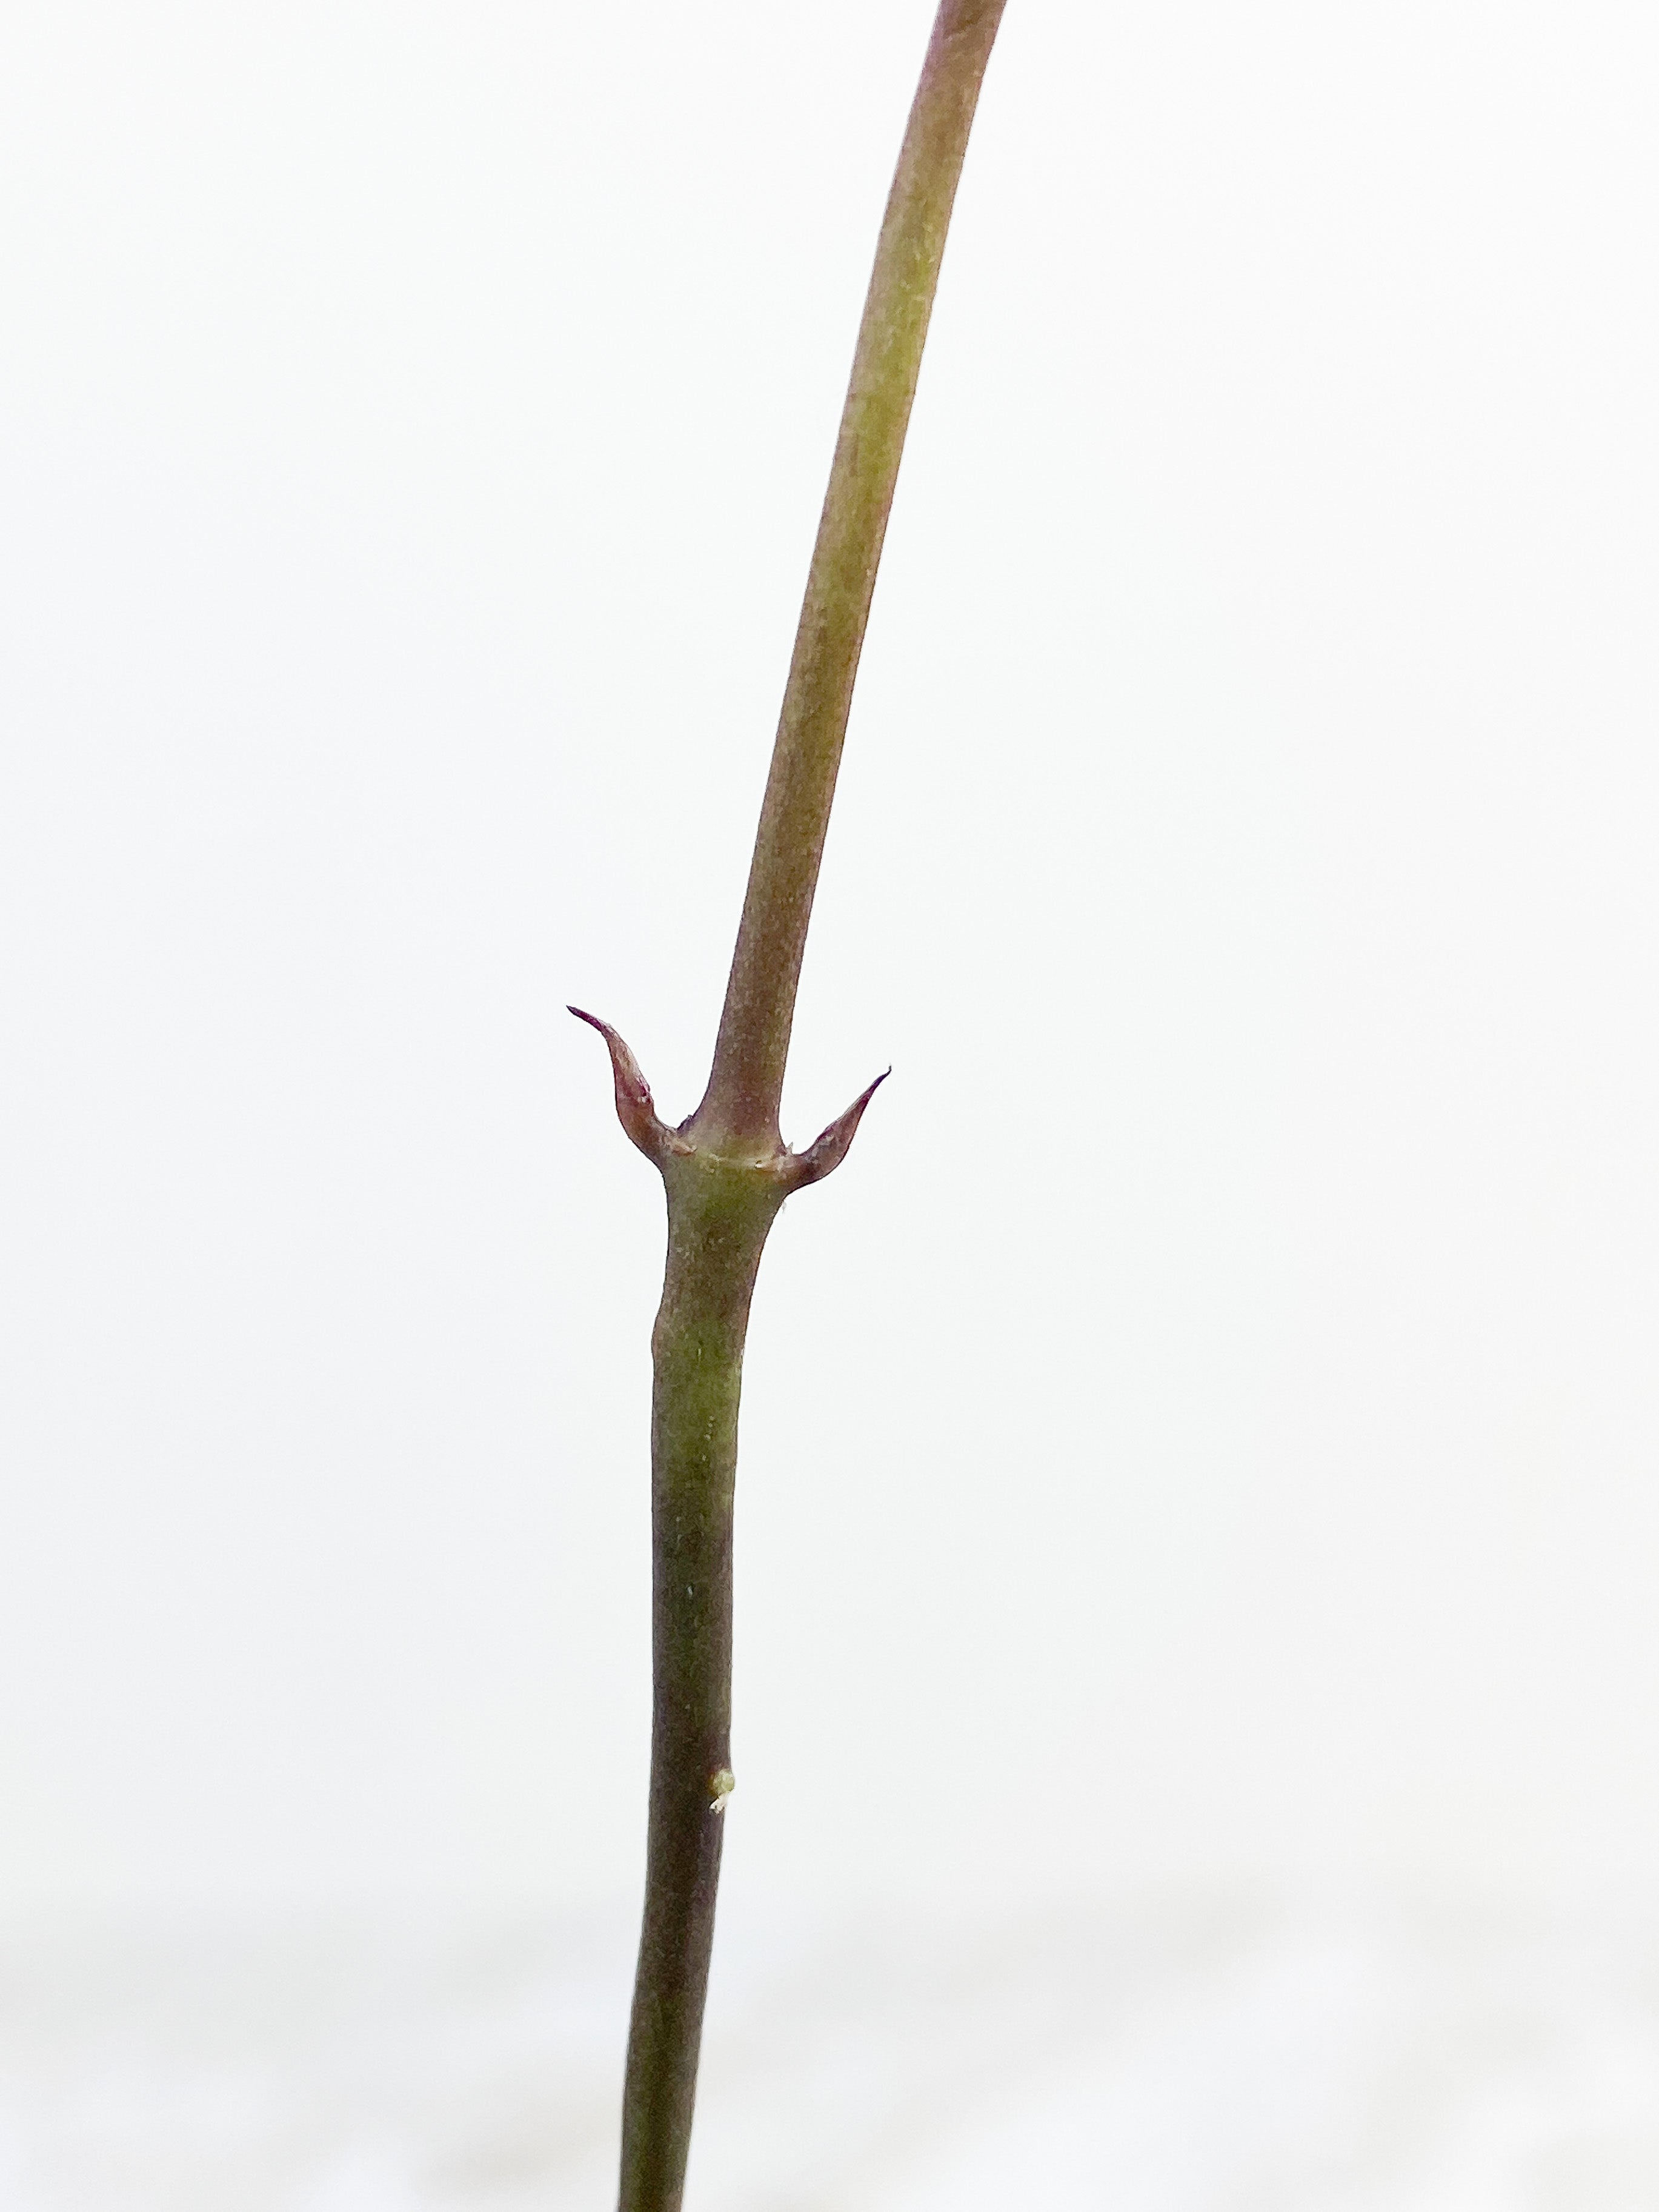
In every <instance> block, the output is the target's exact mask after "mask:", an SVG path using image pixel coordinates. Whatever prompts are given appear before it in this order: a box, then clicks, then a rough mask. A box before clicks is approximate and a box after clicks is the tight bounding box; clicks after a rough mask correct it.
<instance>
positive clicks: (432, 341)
mask: <svg viewBox="0 0 1659 2212" xmlns="http://www.w3.org/2000/svg"><path fill="white" fill-rule="evenodd" d="M929 12H930V10H929V7H928V4H927V0H847V4H844V5H842V6H839V7H837V8H836V9H829V10H826V9H821V8H809V7H806V6H804V5H795V4H793V0H720V4H719V5H713V6H704V7H701V8H687V7H685V6H684V5H673V6H669V5H666V4H659V0H648V4H644V5H641V6H635V7H629V8H627V9H619V8H612V9H593V8H580V9H579V8H575V7H573V6H570V5H568V4H558V3H557V0H555V4H538V5H535V6H531V5H527V4H521V0H467V4H465V5H461V4H424V0H404V4H398V5H392V4H389V3H387V4H378V5H376V4H366V3H365V0H329V4H327V5H323V4H319V3H317V0H302V4H298V5H295V4H289V5H284V6H283V7H281V8H277V7H274V6H266V5H259V4H249V5H225V4H217V5H215V4H205V0H195V4H191V0H155V4H154V5H150V6H147V7H145V8H143V9H130V8H124V7H118V6H114V5H111V4H103V5H97V4H86V0H51V4H49V5H48V4H45V3H44V0H41V3H40V4H30V0H12V4H11V5H10V7H9V9H8V10H7V11H6V15H5V21H4V25H3V29H0V48H3V51H0V108H3V117H0V166H3V172H4V185H3V202H4V215H3V226H4V228H3V265H0V296H3V299H4V301H5V307H4V318H3V319H4V337H3V378H4V398H3V421H0V469H3V515H0V540H3V561H4V568H5V574H4V580H3V593H0V628H3V633H4V639H3V671H0V683H3V690H4V724H5V728H6V732H7V734H6V738H5V765H4V771H3V774H4V794H3V816H0V840H3V876H0V899H3V904H4V943H3V954H0V957H3V963H4V968H3V1013H0V1023H3V1036H4V1047H3V1054H4V1058H3V1085H4V1137H3V1146H0V1178H3V1247H0V1249H3V1260H0V1267H3V1274H4V1316H3V1331H4V1340H5V1344H6V1347H7V1350H6V1358H5V1367H6V1371H7V1382H6V1385H5V1390H4V1398H3V1412H0V1419H3V1430H4V1433H3V1439H0V1455H3V1470H4V1472H3V1482H4V1498H5V1506H4V1512H5V1524H6V1535H5V1541H4V1543H3V1546H0V1647H3V1661H0V1774H3V1800H4V1805H5V1816H4V1819H3V1821H0V1883H3V1887H0V1900H3V1905H4V1908H5V1911H6V1912H7V1914H8V1915H9V1916H11V1917H18V1916H25V1917H28V1916H33V1915H35V1914H38V1913H40V1912H51V1913H54V1914H56V1913H61V1912H64V1911H68V1912H70V1913H74V1914H84V1913H88V1912H97V1913H106V1912H111V1911H116V1912H129V1911H155V1910H160V1909H164V1908H167V1909H170V1908H174V1907H181V1906H186V1905H189V1906H197V1905H212V1906H216V1907H227V1908H231V1907H241V1906H268V1905H281V1906H304V1907H312V1906H318V1905H324V1906H330V1905H356V1904H361V1903H364V1902H367V1901H374V1900H380V1901H384V1900H387V1899H391V1900H394V1901H398V1902H402V1903H406V1904H409V1905H424V1904H426V1903H429V1902H441V1903H442V1904H444V1905H446V1907H447V1906H450V1905H463V1906H465V1907H467V1908H468V1909H473V1908H477V1907H483V1908H487V1909H489V1910H495V1909H498V1908H499V1909H501V1910H507V1909H513V1910H519V1909H532V1910H537V1911H541V1910H544V1909H552V1908H556V1907H558V1906H560V1905H565V1904H567V1903H569V1902H570V1901H572V1900H578V1899H584V1898H589V1897H597V1896H600V1895H604V1896H611V1895H613V1894H614V1895H617V1896H626V1895H629V1894H630V1893H632V1891H633V1889H634V1887H635V1884H636V1882H637V1879H638V1870H639V1866H640V1859H641V1823H642V1809H643V1784H644V1761H645V1752H646V1723H647V1659H646V1643H647V1497H646V1443H645V1433H646V1410H647V1384H648V1370H647V1331H648V1328H649V1323H650V1318H651V1314H652V1311H653V1305H654V1301H655V1296H656V1290H657V1279H658V1271H659V1262H660V1237H661V1225H660V1212H661V1202H660V1197H659V1192H658V1189H657V1188H656V1186H655V1183H654V1179H653V1176H652V1175H651V1173H650V1170H648V1169H647V1167H646V1165H645V1164H644V1163H643V1162H642V1161H641V1160H640V1159H639V1158H637V1156H636V1155H635V1154H634V1153H633V1152H632V1151H631V1150H630V1149H629V1146H627V1144H626V1143H625V1141H624V1140H623V1137H622V1135H621V1133H620V1132H619V1131H618V1130H617V1127H615V1124H614V1121H613V1120H612V1118H611V1107H610V1103H609V1083H608V1079H607V1076H606V1072H605V1066H604V1063H603V1055H602V1054H601V1052H600V1049H599V1045H598V1043H597V1042H596V1040H595V1039H594V1038H593V1037H592V1036H591V1034H589V1033H587V1032H586V1031H584V1030H580V1029H579V1028H578V1027H577V1025H576V1024H574V1023H572V1022H571V1021H570V1020H569V1019H568V1017H567V1016H566V1015H565V1013H564V1012H563V1011H562V1008H563V1004H564V1002H565V1001H566V1000H572V999H574V1000H576V1001H577V1002H578V1003H580V1004H582V1005H586V1006H592V1007H594V1008H595V1009H597V1010H598V1011H599V1012H602V1013H604V1014H605V1015H606V1016H607V1017H608V1018H611V1020H613V1021H615V1022H616V1023H617V1024H618V1025H619V1026H620V1028H621V1029H622V1030H623V1033H624V1034H625V1035H626V1036H628V1038H629V1041H630V1042H631V1043H632V1044H633V1045H634V1047H635V1050H636V1051H637V1052H638V1054H639V1055H640V1057H641V1060H642V1062H643V1063H644V1066H645V1067H646V1069H647V1073H648V1074H649V1075H650V1077H651V1079H652V1080H653V1084H654V1085H655V1088H656V1092H657V1097H658V1100H659V1104H660V1105H661V1106H662V1107H663V1108H664V1109H665V1111H666V1112H667V1113H668V1114H670V1115H671V1116H674V1117H678V1115H681V1114H683V1113H684V1112H686V1111H687V1110H689V1109H690V1107H691V1105H692V1104H693V1103H695V1101H696V1097H697V1095H698V1093H699V1091H700V1090H701V1087H702V1080H703V1077H704V1075H705V1073H706V1067H707V1054H708V1049H709V1047H710V1044H711V1042H712V1038H713V1031H714V1018H715V1015H716V1013H717V1011H718V1006H719V1001H720V990H721V987H722V982H723V978H724V969H725V963H726V957H727V954H728V951H729V946H730V939H731V936H732V929H733V927H734V924H735V920H736V915H737V908H738V899H739V896H740V892H741V888H742V880H743V872H744V867H745V866H746V862H747V854H748V848H749V842H750V836H751V835H752V829H753V820H754V813H755V810H756V807H757V802H758V798H759V793H760V787H761V783H762V779H763V773H764V767H765V761H766V757H767V752H768V749H769V744H770V740H771V732H772V726H773V720H774V716H775V708H776V702H777V698H778V696H779V693H780V690H781V683H782V678H783V672H784V668H785V665H786V662H787V654H788V650H789V645H790V641H791V636H792V632H793V621H794V612H795V607H796V604H797V601H798V597H799V588H800V585H801V581H802V579H803V575H804V572H805V561H806V556H807V552H808V549H809V546H810V543H811V532H812V529H813V526H814V524H815V522H816V519H817V505H818V501H819V499H820V497H821V495H822V488H823V474H824V471H825V468H826V465H827V462H828V457H829V447H830V443H831V440H832V436H833V433H834V428H835V422H836V413H837V410H838V408H839V404H840V398H841V392H842V384H843V381H844V377H845V374H846V368H847V363H848V358H849V356H850V350H851V345H852V338H853V332H854V324H855V320H856V317H857V313H858V308H859V305H860V299H861V296H862V291H863V286H864V283H865V278H866V270H867V265H868V260H869V255H870V252H871V249H872V243H873V239H874V234H875V228H876V224H877V222H878V217H879V214H880V210H881V204H882V201H883V198H884V193H885V190H886V185H887V180H888V177H889V174H890V167H891V163H892V160H893V156H894V154H895V151H896V146H897V141H898V136H899V132H900V131H901V128H902V120H903V115H904V111H905V107H906V105H907V102H908V97H909V93H910V88H911V85H912V82H913V81H914V75H915V67H916V64H917V62H918V60H919V58H920V53H921V46H922V44H923V42H924V40H925V36H926V29H927V18H928V15H929ZM1656 72H1659V30H1656V26H1655V21H1654V18H1653V16H1652V14H1651V12H1650V10H1649V9H1644V8H1641V7H1638V6H1636V5H1634V4H1627V3H1626V4H1615V0H1575V4H1573V5H1572V6H1571V7H1569V6H1567V5H1565V0H1519V4H1517V0H1504V4H1503V5H1501V6H1500V5H1498V4H1497V0H1434V4H1432V5H1430V4H1426V0H1414V4H1413V0H1407V4H1405V5H1401V4H1398V0H1395V4H1390V5H1389V6H1386V7H1384V6H1382V5H1373V4H1355V5H1350V6H1344V7H1341V8H1330V7H1326V6H1316V5H1314V4H1311V0H1261V4H1260V5H1257V6H1254V7H1251V8H1249V9H1243V8H1239V7H1235V6H1223V5H1219V4H1216V0H1207V4H1206V0H1177V4H1174V5H1168V6H1159V7H1157V8H1148V7H1116V8H1100V7H1096V6H1092V5H1083V4H1080V0H1012V5H1011V7H1010V9H1009V12H1008V16H1007V19H1006V27H1005V30H1004V33H1003V36H1002V40H1001V41H1000V48H999V51H998V52H997V54H996V56H995V58H994V62H993V65H992V70H991V73H990V77H989V80H988V82H987V90H986V94H985V98H984V102H983V106H982V108H981V118H980V121H979V125H978V128H977V133H976V137H975V143H974V144H973V147H972V149H970V154H969V162H968V168H967V173H966V178H965V180H964V183H963V190H962V193H961V197H960V199H959V202H958V206H957V222H956V229H955V233H954V235H953V239H952V242H951V249H950V252H949V255H948V258H947V261H946V265H945V277H944V283H943V286H942V289H941V293H940V297H939V308H938V312H937V315H936V318H935V321H934V325H933V337H932V341H931V346H930V351H929V356H928V360H927V365H926V368H925V369H924V374H923V380H922V386H921V394H920V398H919V401H918V404H917V408H916V413H915V423H914V428H913V431H912V438H911V445H910V450H909V453H908V459H907V460H906V463H905V468H904V473H903V477H902V482H901V485H900V490H899V495H898V501H897V504H896V510H895V513H894V518H893V524H892V528H891V532H890V538H889V543H888V548H887V553H886V559H885V563H884V571H883V574H882V579H881V582H880V586H879V588H878V595H877V602H876V610H875V616H874V620H873V623H872V629H871V635H870V640H869V645H868V649H867V652H866V659H865V665H864V670H863V675H862V678H861V684H860V695H859V699H858V703H857V706H856V708H855V710H854V720H853V726H852V731H851V734H850V738H849V742H848V751H847V758H846V766H845V769H844V772H843V776H842V789H841V793H840V797H839V799H838V802H837V811H836V821H835V823H834V825H833V828H832V831H831V837H830V844H829V855H828V860H827V864H826V868H825V872H824V878H823V889H822V892H821V895H820V899H819V905H818V911H817V917H816V920H815V924H814V935H813V940H812V945H811V950H810V951H809V956H808V964H807V972H806V977H805V988H804V992H803V996H802V1002H801V1007H800V1012H799V1020H798V1024H797V1044H796V1051H795V1056H794V1061H793V1070H792V1074H791V1081H790V1091H789V1099H788V1111H787V1119H786V1127H787V1132H788V1133H790V1134H791V1135H792V1136H793V1137H794V1138H796V1139H798V1140H800V1139H805V1138H806V1137H808V1136H810V1135H811V1133H813V1132H814V1131H815V1130H816V1129H817V1127H818V1126H820V1125H821V1124H822V1122H823V1121H825V1120H826V1119H828V1117H829V1115H831V1114H832V1113H833V1112H835V1111H836V1110H838V1109H839V1108H840V1107H841V1106H842V1104H844V1103H845V1102H846V1101H847V1099H848V1098H849V1097H851V1096H852V1095H853V1093H854V1091H856V1090H858V1089H859V1088H860V1085H862V1084H863V1083H864V1082H865V1081H866V1080H867V1079H868V1078H869V1076H870V1075H871V1074H872V1073H875V1071H876V1070H878V1068H880V1067H882V1066H885V1065H887V1063H888V1062H889V1061H891V1062H892V1063H893V1066H894V1069H895V1073H894V1076H893V1079H892V1081H891V1082H890V1084H889V1085H888V1086H887V1087H886V1089H885V1090H884V1091H883V1092H882V1094H881V1096H880V1098H879V1100H878V1103H877V1105H876V1106H875V1108H874V1109H872V1114H871V1115H870V1117H869V1119H868V1120H867V1121H866V1125H865V1128H864V1132H863V1133H862V1134H861V1135H860V1139H859V1143H858V1146H857V1147H856V1149H855V1151H854V1155H853V1158H852V1159H851V1161H850V1163H849V1164H848V1167H847V1169H846V1170H844V1171H843V1172H842V1174H841V1175H839V1176H837V1177H836V1179H835V1180H834V1181H833V1182H830V1183H829V1184H827V1185H825V1186H824V1187H823V1188H822V1189H820V1190H817V1191H814V1192H812V1193H811V1194H807V1195H805V1196H804V1197H803V1198H802V1199H800V1200H797V1201H795V1202H794V1203H793V1204H792V1206H790V1208H789V1209H788V1211H787V1214H786V1216H785V1218H784V1219H783V1220H782V1222H781V1225H780V1227H779V1230H778V1231H777V1233H776V1235H775V1240H774V1243H773V1247H772V1249H771V1251H770V1253H769V1256H768V1259H767V1262H766V1265H765V1267H764V1269H763V1276H762V1282H761V1288H760V1292H759V1297H758V1299H757V1313H756V1319H755V1326H754V1331H753V1335H752V1339H751V1346H750V1364H749V1380H748V1383H747V1389H746V1395H745V1405H744V1446H743V1462H742V1470H741V1476H740V1492H739V1539H738V1569H739V1591H738V1647H739V1656H738V1683H737V1698H738V1706H737V1734H736V1753H737V1756H736V1765H737V1771H738V1783H739V1787H738V1796H737V1798H736V1800H735V1801H734V1804H733V1809H732V1816H731V1818H732V1830H731V1834H730V1838H729V1844H728V1859H727V1881H728V1883H729V1884H732V1885H738V1884H741V1885H744V1886H746V1887H748V1888H749V1889H750V1891H751V1892H753V1893H759V1892H761V1891H763V1890H765V1891H771V1892H775V1893H785V1894H799V1895H801V1896H811V1897H814V1898H822V1897H824V1896H827V1895H834V1896H847V1897H855V1898H856V1897H861V1898H866V1899H867V1898H872V1897H875V1898H883V1899H890V1900H895V1901H902V1900H903V1899H906V1898H908V1897H915V1896H918V1895H923V1894H926V1895H928V1896H930V1897H937V1896H938V1895H940V1894H949V1893H961V1894H963V1895H967V1894H977V1895H981V1896H986V1897H991V1896H1001V1897H1020V1898H1027V1899H1029V1898H1034V1897H1036V1898H1040V1897H1043V1896H1063V1895H1073V1894H1075V1893H1078V1892H1079V1891H1086V1892H1089V1893H1108V1892H1111V1893H1117V1892H1121V1891H1123V1890H1125V1889H1133V1887H1136V1886H1138V1885H1144V1884H1146V1883H1147V1882H1149V1881H1151V1882H1165V1881H1170V1880H1179V1881H1189V1880H1190V1881H1213V1880H1219V1881H1232V1880H1235V1879H1238V1878H1253V1877H1256V1876H1261V1875H1266V1876H1268V1877H1271V1878H1273V1879H1275V1880H1278V1881H1285V1882H1289V1883H1291V1884H1292V1885H1295V1884H1297V1883H1306V1884H1317V1883H1322V1882H1329V1881H1337V1882H1342V1881H1350V1880H1354V1879H1364V1880H1370V1879H1372V1878H1373V1877H1385V1878H1388V1879H1391V1880H1392V1879H1404V1880H1407V1881H1428V1882H1431V1883H1453V1884H1455V1885H1459V1886H1461V1887H1462V1888H1463V1889H1465V1890H1468V1889H1469V1888H1471V1887H1472V1888H1474V1889H1475V1890H1486V1891H1490V1892H1492V1893H1515V1892H1519V1893H1522V1894H1525V1895H1534V1894H1541V1893H1555V1892H1559V1891H1561V1890H1565V1891H1567V1892H1569V1893H1581V1892H1582V1893H1594V1894H1597V1895H1605V1894H1607V1893H1616V1892H1620V1891H1626V1890H1629V1891H1635V1890H1638V1889H1639V1887H1640V1886H1641V1885H1642V1883H1643V1882H1644V1881H1645V1880H1646V1878H1647V1877H1648V1875H1650V1870H1651V1868H1652V1866H1653V1864H1654V1863H1655V1861H1656V1857H1659V1767H1656V1763H1655V1760H1654V1758H1653V1747H1654V1743H1655V1741H1656V1736H1659V1638H1656V1632H1655V1617H1654V1616H1655V1601H1654V1593H1655V1589H1656V1586H1659V1383H1656V1369H1655V1359H1654V1342H1655V1332H1656V1323H1659V1146H1656V1112H1659V1042H1656V1029H1659V994H1656V980H1659V975H1656V970H1659V957H1656V946H1659V939H1656V924H1659V872H1656V867H1655V853H1656V846H1659V762H1656V752H1655V739H1656V706H1659V655H1656V647H1655V636H1656V631H1655V623H1654V598H1655V587H1656V583H1659V574H1656V571H1659V559H1656V554H1659V521H1656V517H1659V465H1656V461H1659V438H1656V428H1655V404H1654V396H1655V393H1656V391H1659V308H1656V299H1655V292H1654V286H1653V270H1654V266H1655V259H1656V248H1659V235H1656V234H1659V130H1656V120H1659V118H1656V112H1655V110H1656V104H1659V100H1656Z"/></svg>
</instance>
